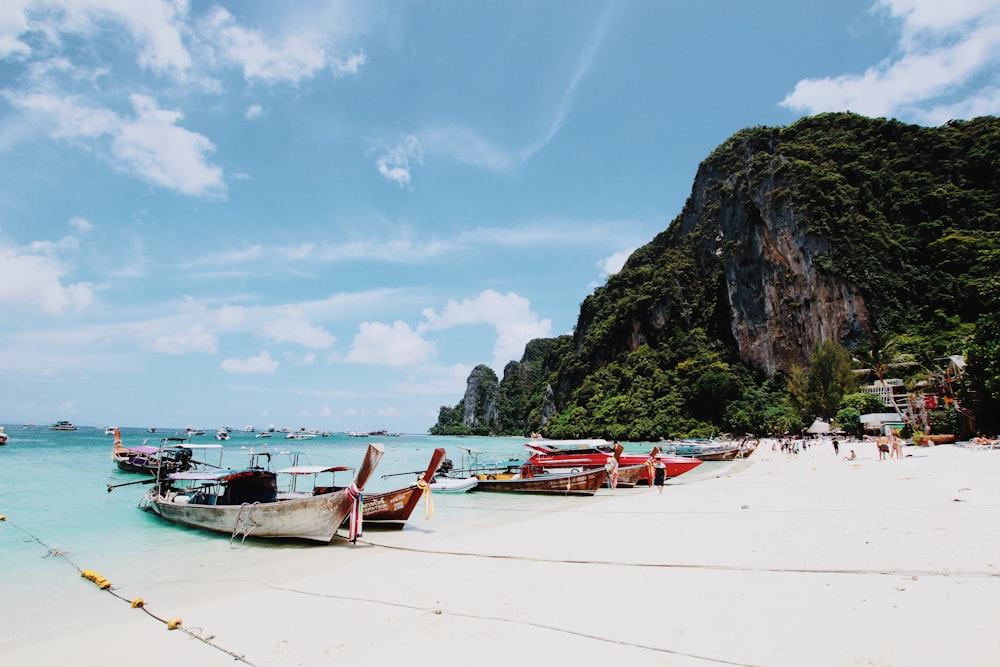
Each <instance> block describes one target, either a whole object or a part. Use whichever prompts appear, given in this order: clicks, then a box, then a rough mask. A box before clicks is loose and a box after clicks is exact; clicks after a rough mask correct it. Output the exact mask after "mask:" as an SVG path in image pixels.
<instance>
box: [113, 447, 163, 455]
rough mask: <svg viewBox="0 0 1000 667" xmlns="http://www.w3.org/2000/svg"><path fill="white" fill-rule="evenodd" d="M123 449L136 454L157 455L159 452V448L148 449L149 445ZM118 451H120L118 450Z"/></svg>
mask: <svg viewBox="0 0 1000 667" xmlns="http://www.w3.org/2000/svg"><path fill="white" fill-rule="evenodd" d="M125 449H126V450H128V451H129V452H135V453H136V454H157V453H159V451H160V448H159V447H150V446H149V445H136V446H135V447H126V448H125ZM118 451H121V450H120V449H119V450H118Z"/></svg>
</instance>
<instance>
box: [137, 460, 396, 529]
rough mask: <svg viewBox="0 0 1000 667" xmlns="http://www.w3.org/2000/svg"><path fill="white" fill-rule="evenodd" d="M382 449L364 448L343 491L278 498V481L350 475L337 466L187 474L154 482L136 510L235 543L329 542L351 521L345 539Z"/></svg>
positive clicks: (357, 521) (356, 522)
mask: <svg viewBox="0 0 1000 667" xmlns="http://www.w3.org/2000/svg"><path fill="white" fill-rule="evenodd" d="M384 451H385V449H384V448H383V447H382V445H380V444H378V443H371V444H369V445H368V450H367V452H366V453H365V458H364V461H363V462H362V464H361V467H360V468H359V469H358V474H357V476H356V477H355V478H354V481H353V483H352V484H351V485H350V486H348V487H337V486H333V485H331V486H315V485H314V486H313V488H312V489H311V490H308V491H298V490H296V489H295V487H294V484H293V485H292V486H291V487H290V489H291V490H290V491H288V492H283V493H279V492H278V476H279V475H282V474H284V475H292V476H293V479H294V477H295V476H301V475H312V476H314V477H315V476H316V475H318V474H320V473H331V474H332V473H335V472H337V471H344V470H350V468H346V467H343V466H336V467H330V466H326V467H323V466H295V467H293V468H288V469H284V470H279V471H277V472H275V471H271V470H266V469H264V468H260V467H251V468H245V469H238V470H215V471H209V470H204V471H187V472H177V473H171V474H169V475H166V476H165V477H164V478H163V479H160V478H157V479H156V480H155V482H156V483H155V486H154V487H153V488H152V489H150V490H149V491H148V492H147V493H146V495H145V496H144V497H143V499H142V501H141V502H140V505H139V506H140V508H142V509H145V510H147V511H149V512H152V513H154V514H157V515H159V516H160V517H162V518H164V519H166V520H167V521H172V522H175V523H180V524H183V525H185V526H193V527H195V528H202V529H205V530H211V531H215V532H220V533H225V534H228V535H230V543H231V542H232V541H233V540H234V539H236V537H238V536H239V537H241V541H242V540H245V539H246V538H247V537H262V538H297V539H303V540H314V541H317V542H330V541H331V540H333V537H334V535H336V533H337V529H338V528H339V527H340V525H341V524H342V523H343V522H344V519H346V518H348V517H351V532H350V539H351V541H352V542H353V541H354V540H356V539H357V537H359V536H360V535H361V530H362V517H363V515H362V513H361V503H362V496H363V493H362V491H363V489H364V487H365V484H366V483H367V482H368V479H369V478H370V477H371V475H372V473H373V472H374V470H375V467H376V466H377V465H378V463H379V461H380V460H381V459H382V454H383V453H384Z"/></svg>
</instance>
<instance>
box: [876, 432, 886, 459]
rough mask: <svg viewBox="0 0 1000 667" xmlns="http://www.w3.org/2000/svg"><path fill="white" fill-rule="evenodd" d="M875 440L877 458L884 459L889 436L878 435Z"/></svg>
mask: <svg viewBox="0 0 1000 667" xmlns="http://www.w3.org/2000/svg"><path fill="white" fill-rule="evenodd" d="M875 442H876V443H878V460H879V461H885V455H886V454H888V453H889V436H887V435H880V436H879V437H878V438H876V439H875Z"/></svg>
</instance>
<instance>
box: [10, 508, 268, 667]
mask: <svg viewBox="0 0 1000 667" xmlns="http://www.w3.org/2000/svg"><path fill="white" fill-rule="evenodd" d="M3 521H4V522H5V523H8V524H10V525H11V526H13V527H14V528H16V529H17V530H19V531H21V532H22V533H24V534H25V535H27V536H28V537H29V538H31V540H32V541H34V542H37V543H38V544H39V545H40V546H41V547H42V548H44V549H45V550H46V551H47V553H46V554H45V556H43V558H61V559H63V560H64V561H66V562H67V563H69V564H70V565H71V566H72V567H74V568H76V570H77V571H78V572H79V573H80V576H81V577H82V578H84V579H88V580H90V581H92V582H94V585H96V586H97V587H98V588H100V589H101V590H103V591H107V592H108V593H110V594H111V595H113V596H114V597H116V598H118V599H119V600H122V601H124V602H128V603H129V604H130V605H131V606H132V608H133V609H140V610H142V611H144V612H145V613H146V615H147V616H149V617H150V618H154V619H156V620H157V621H159V622H160V623H163V624H164V625H165V626H167V629H168V630H180V631H181V632H183V633H184V634H186V635H187V636H189V637H191V638H192V639H197V640H198V641H200V642H201V643H203V644H206V645H208V646H211V647H212V648H214V649H215V650H217V651H222V652H223V653H225V654H226V655H228V656H230V657H231V658H232V659H233V660H235V661H237V662H242V663H244V664H246V665H251V667H253V663H252V662H250V661H248V660H247V659H246V657H245V656H243V655H241V654H239V653H235V652H233V651H230V650H229V649H226V648H223V647H222V646H219V645H218V644H216V643H214V642H213V641H212V639H213V637H214V635H209V636H208V637H203V636H202V635H201V633H200V632H199V631H197V630H193V629H188V628H186V627H184V625H183V623H182V621H181V619H180V618H178V617H176V616H175V617H173V618H169V619H166V618H161V617H159V616H157V615H156V614H154V613H153V612H151V611H149V609H147V608H146V602H145V601H144V600H143V599H142V598H135V599H129V598H126V597H124V596H122V595H119V594H118V593H116V592H115V590H114V587H113V586H112V585H111V582H110V581H108V580H107V579H106V578H105V577H103V576H102V575H100V574H98V573H97V572H94V571H93V570H84V569H81V568H80V566H78V565H77V564H76V563H74V562H73V560H72V559H71V558H70V557H69V555H68V553H67V552H66V551H61V550H59V549H53V548H52V547H50V546H49V545H48V544H46V543H45V542H44V541H43V540H42V539H41V538H39V537H38V536H37V535H34V534H33V533H32V532H31V531H29V530H27V529H26V528H24V527H23V526H19V525H17V524H16V523H14V522H13V521H10V520H8V519H7V517H6V516H5V517H3Z"/></svg>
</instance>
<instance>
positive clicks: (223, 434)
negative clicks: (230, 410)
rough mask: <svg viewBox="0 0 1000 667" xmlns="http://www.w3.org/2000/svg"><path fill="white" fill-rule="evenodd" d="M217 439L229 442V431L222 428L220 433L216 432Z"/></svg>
mask: <svg viewBox="0 0 1000 667" xmlns="http://www.w3.org/2000/svg"><path fill="white" fill-rule="evenodd" d="M215 439H216V440H229V431H228V430H227V429H224V428H220V429H219V430H218V431H216V432H215Z"/></svg>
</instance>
